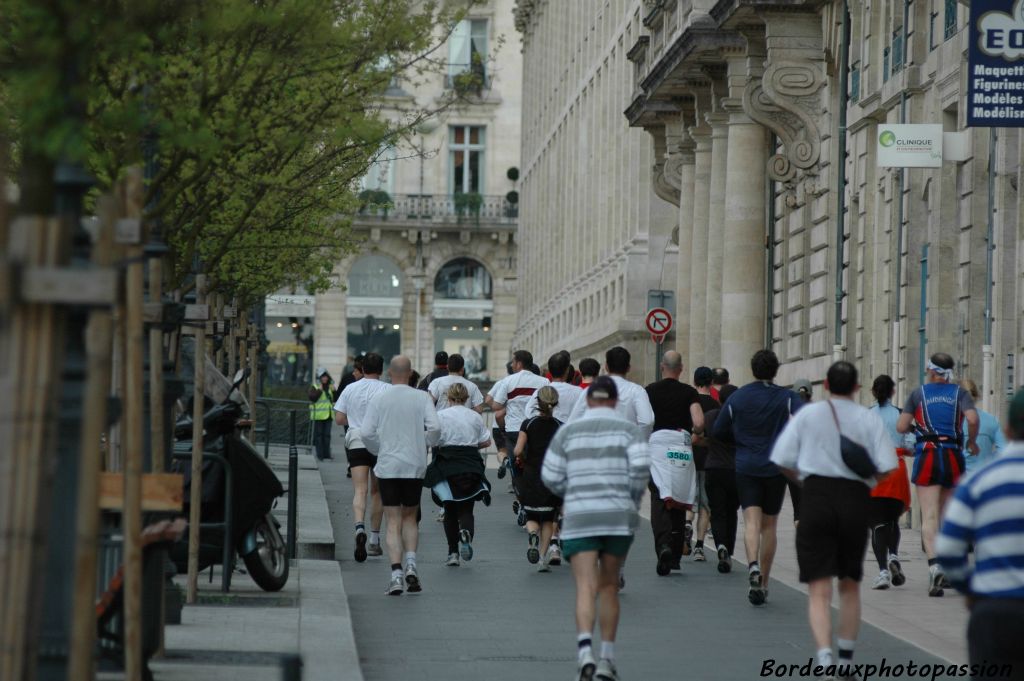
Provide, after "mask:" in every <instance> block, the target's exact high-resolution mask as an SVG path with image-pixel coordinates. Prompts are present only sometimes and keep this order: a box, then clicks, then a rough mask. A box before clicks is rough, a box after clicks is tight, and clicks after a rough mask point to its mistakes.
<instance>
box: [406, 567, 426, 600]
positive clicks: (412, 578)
mask: <svg viewBox="0 0 1024 681" xmlns="http://www.w3.org/2000/svg"><path fill="white" fill-rule="evenodd" d="M405 588H406V591H408V592H409V593H411V594H416V593H419V592H420V591H423V585H422V584H420V574H419V573H418V572H416V566H415V565H414V564H413V563H409V564H408V565H406V566H405Z"/></svg>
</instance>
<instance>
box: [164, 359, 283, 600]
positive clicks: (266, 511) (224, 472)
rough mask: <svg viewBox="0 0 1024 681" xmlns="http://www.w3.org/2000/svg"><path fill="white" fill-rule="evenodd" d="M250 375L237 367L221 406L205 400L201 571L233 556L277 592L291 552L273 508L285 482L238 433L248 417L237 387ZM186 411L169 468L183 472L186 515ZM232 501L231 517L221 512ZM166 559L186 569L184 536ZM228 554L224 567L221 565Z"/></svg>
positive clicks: (189, 479)
mask: <svg viewBox="0 0 1024 681" xmlns="http://www.w3.org/2000/svg"><path fill="white" fill-rule="evenodd" d="M207 371H208V372H210V371H214V372H216V369H215V368H214V367H213V365H212V364H210V363H208V364H207ZM216 375H217V376H219V377H220V378H222V379H223V382H224V383H225V384H227V379H226V378H223V375H221V374H220V373H219V372H216ZM248 375H249V370H248V369H247V370H245V371H244V372H241V371H240V372H239V373H238V375H237V376H236V378H235V382H234V383H233V384H231V388H230V390H228V392H227V397H225V398H224V399H223V400H222V401H221V402H220V403H219V404H213V402H212V400H210V399H209V398H208V397H207V398H205V400H204V401H205V402H206V403H207V404H209V405H211V406H209V408H207V409H206V410H205V412H204V414H203V431H204V436H203V477H202V492H201V499H202V501H201V506H200V522H201V525H200V533H199V540H200V546H199V569H200V570H202V569H205V568H207V567H209V566H211V565H222V566H223V569H225V570H229V571H230V570H232V569H233V568H234V560H235V555H236V554H237V555H240V556H241V557H242V560H243V561H244V562H245V566H246V568H247V569H248V571H249V575H250V576H251V577H252V579H253V581H255V582H256V584H258V585H259V586H260V588H262V589H264V590H265V591H279V590H280V589H282V588H283V587H284V585H285V584H286V583H287V582H288V556H287V553H286V549H285V542H284V540H283V539H282V537H281V532H280V527H281V525H280V523H279V522H278V521H277V519H276V518H275V517H274V515H273V513H271V509H272V508H273V507H274V504H275V503H276V500H277V499H278V498H279V497H281V496H282V495H283V494H284V487H283V486H282V485H281V481H280V480H278V479H277V475H275V474H274V471H273V469H272V468H271V467H270V465H269V464H268V463H267V462H266V461H265V460H264V459H263V457H262V456H260V454H259V453H258V452H257V451H256V450H255V449H254V448H253V446H252V444H250V443H249V441H248V440H247V439H245V438H244V437H243V436H242V433H241V430H242V427H244V426H245V425H247V423H249V422H248V421H247V417H248V413H247V411H248V410H247V405H246V402H245V398H244V397H243V396H242V395H241V393H240V392H239V390H238V387H239V386H240V385H241V384H242V382H243V381H244V380H245V379H246V378H247V377H248ZM191 414H192V410H191V408H188V409H186V410H185V413H183V414H182V416H181V417H180V418H179V419H178V420H177V422H176V423H175V425H174V439H175V444H174V469H175V471H176V472H178V473H182V474H183V475H184V478H185V496H184V498H185V508H184V513H185V516H186V517H188V514H189V506H190V500H191V496H190V494H191V485H192V465H191V459H192V423H193V421H192V416H191ZM229 507H230V508H231V509H232V510H233V513H231V514H230V516H228V514H226V513H225V511H226V509H227V508H229ZM226 521H229V522H226ZM207 525H210V527H207ZM191 530H192V528H190V530H189V531H191ZM226 535H227V536H226ZM225 542H230V544H229V546H230V548H229V549H228V550H225ZM170 557H171V560H172V561H173V562H174V564H175V566H176V567H177V569H178V571H179V572H182V573H184V572H186V571H187V569H188V535H187V534H186V535H185V537H184V538H183V539H182V540H181V541H179V542H176V543H175V544H174V545H173V546H172V548H171V555H170ZM225 560H227V562H228V563H229V564H228V565H224V563H225Z"/></svg>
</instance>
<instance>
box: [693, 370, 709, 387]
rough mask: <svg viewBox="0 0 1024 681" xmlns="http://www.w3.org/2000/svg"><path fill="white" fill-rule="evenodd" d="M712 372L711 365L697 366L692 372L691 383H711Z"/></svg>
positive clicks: (699, 384) (700, 384)
mask: <svg viewBox="0 0 1024 681" xmlns="http://www.w3.org/2000/svg"><path fill="white" fill-rule="evenodd" d="M712 376H713V373H712V371H711V367H697V370H696V371H694V372H693V384H694V385H697V386H704V385H711V377H712Z"/></svg>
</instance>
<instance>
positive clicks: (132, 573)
mask: <svg viewBox="0 0 1024 681" xmlns="http://www.w3.org/2000/svg"><path fill="white" fill-rule="evenodd" d="M141 197H142V174H141V172H138V171H137V170H135V171H134V172H131V173H130V174H129V175H128V177H127V178H126V180H125V199H126V204H127V210H126V213H127V215H128V218H129V219H133V220H139V219H141V216H142V205H141V202H142V198H141ZM141 242H142V233H141V229H140V230H139V232H138V242H137V243H134V244H131V245H130V246H129V247H128V249H127V255H128V262H129V264H128V266H127V268H126V272H125V282H124V283H125V324H124V330H125V343H124V358H125V362H124V364H125V366H124V378H125V391H124V396H125V400H124V514H123V515H122V529H123V530H124V665H125V670H124V672H125V681H142V673H143V665H144V660H143V656H142V462H143V458H144V456H143V455H144V448H145V442H144V440H143V432H144V429H145V425H144V420H145V416H144V413H143V386H144V382H145V378H144V370H143V367H144V362H143V359H144V357H143V354H144V348H145V345H144V340H143V337H144V334H143V321H142V312H143V307H144V305H145V300H144V295H143V293H144V290H145V272H144V264H143V262H142V243H141Z"/></svg>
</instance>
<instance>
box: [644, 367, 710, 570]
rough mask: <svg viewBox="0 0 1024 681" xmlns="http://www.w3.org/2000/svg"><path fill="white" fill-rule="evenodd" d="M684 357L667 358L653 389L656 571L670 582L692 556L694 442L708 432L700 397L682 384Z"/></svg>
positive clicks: (652, 488) (652, 490)
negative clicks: (683, 561) (688, 542)
mask: <svg viewBox="0 0 1024 681" xmlns="http://www.w3.org/2000/svg"><path fill="white" fill-rule="evenodd" d="M682 373H683V357H682V355H680V354H679V353H678V352H676V351H675V350H669V351H668V352H666V353H665V354H664V355H663V356H662V358H661V375H662V376H664V378H663V379H661V380H660V381H656V382H654V383H651V384H650V385H649V386H647V396H648V399H649V400H650V403H651V407H652V409H653V411H654V426H653V428H654V432H653V433H652V434H651V436H650V440H649V442H650V446H651V447H650V457H651V479H650V481H649V482H648V484H647V488H648V490H650V493H651V531H652V532H653V533H654V553H655V556H656V558H657V561H658V562H657V565H656V567H655V571H656V572H657V573H658V575H660V576H662V577H664V576H666V575H668V574H669V572H671V571H672V569H673V568H675V569H679V565H680V563H679V560H680V557H681V556H683V555H684V554H688V553H689V551H688V550H686V547H685V546H684V544H685V542H686V540H687V536H686V535H687V532H686V526H687V522H686V512H687V511H688V510H689V509H690V508H692V507H693V505H694V503H696V496H697V475H696V468H695V465H694V461H693V448H692V445H691V440H692V437H693V433H694V431H697V432H703V429H704V411H703V410H702V409H701V406H700V395H699V394H698V392H697V391H696V390H695V389H694V388H693V387H692V386H689V385H687V384H685V383H681V382H680V381H679V377H680V376H681V375H682Z"/></svg>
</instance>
